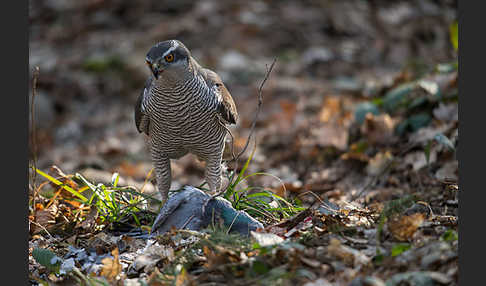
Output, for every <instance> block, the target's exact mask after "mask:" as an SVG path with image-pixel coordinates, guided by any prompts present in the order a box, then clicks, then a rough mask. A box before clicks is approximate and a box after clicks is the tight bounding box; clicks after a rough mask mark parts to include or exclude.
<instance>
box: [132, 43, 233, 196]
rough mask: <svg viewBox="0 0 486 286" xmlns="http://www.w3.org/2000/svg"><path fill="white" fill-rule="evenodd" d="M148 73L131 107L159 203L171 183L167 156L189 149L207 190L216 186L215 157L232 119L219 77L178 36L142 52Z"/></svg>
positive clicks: (218, 156) (228, 96) (218, 178)
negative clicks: (200, 168) (145, 139)
mask: <svg viewBox="0 0 486 286" xmlns="http://www.w3.org/2000/svg"><path fill="white" fill-rule="evenodd" d="M146 62H147V64H148V65H149V68H150V69H151V71H152V75H151V76H150V77H149V78H148V79H147V82H146V83H145V88H144V89H143V91H142V93H141V94H140V96H139V98H138V100H137V105H136V107H135V123H136V125H137V129H138V131H139V132H144V133H146V134H147V135H148V136H149V144H150V153H151V157H152V161H153V164H154V167H155V173H156V180H157V187H158V189H159V192H160V193H161V195H162V201H163V202H165V201H166V200H167V197H168V192H169V188H170V185H171V169H170V159H178V158H180V157H182V156H184V155H186V154H187V153H192V154H195V155H196V156H198V157H199V158H200V159H201V160H203V161H205V162H206V170H205V179H206V181H207V183H208V185H209V188H210V190H211V191H212V192H215V191H219V189H220V188H221V158H222V154H223V149H224V140H225V136H226V129H225V128H224V127H223V126H224V125H227V124H235V123H236V121H237V119H238V114H237V111H236V106H235V103H234V101H233V98H232V97H231V94H230V93H229V92H228V90H227V89H226V87H225V86H224V84H223V82H222V80H221V78H220V77H219V76H218V75H217V74H216V73H215V72H213V71H211V70H209V69H205V68H202V67H201V66H200V65H199V64H198V63H197V62H196V60H195V59H194V58H192V56H191V53H190V51H189V50H188V49H187V48H186V47H185V46H184V44H182V43H181V42H180V41H178V40H169V41H164V42H160V43H158V44H156V45H155V46H153V47H152V48H151V49H150V50H149V52H148V53H147V57H146Z"/></svg>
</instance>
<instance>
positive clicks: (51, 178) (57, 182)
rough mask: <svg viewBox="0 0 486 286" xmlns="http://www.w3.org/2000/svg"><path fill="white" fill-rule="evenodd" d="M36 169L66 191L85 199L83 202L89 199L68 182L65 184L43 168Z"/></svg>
mask: <svg viewBox="0 0 486 286" xmlns="http://www.w3.org/2000/svg"><path fill="white" fill-rule="evenodd" d="M35 171H36V172H37V173H38V174H39V175H41V176H43V177H44V178H46V179H48V180H49V181H51V182H52V183H54V184H56V185H58V186H60V187H62V188H63V189H65V190H66V191H68V192H70V193H71V194H73V195H75V196H76V197H78V198H80V199H81V200H83V202H87V201H88V199H87V198H86V197H85V196H83V195H82V194H81V193H80V192H78V191H76V190H75V189H73V188H71V187H70V186H67V185H66V184H64V183H63V182H61V181H59V180H57V179H56V178H54V177H52V176H49V175H48V174H46V173H44V172H42V171H41V170H39V169H37V168H36V169H35Z"/></svg>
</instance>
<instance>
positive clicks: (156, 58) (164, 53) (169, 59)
mask: <svg viewBox="0 0 486 286" xmlns="http://www.w3.org/2000/svg"><path fill="white" fill-rule="evenodd" d="M190 57H191V52H190V51H189V50H188V49H187V48H186V46H184V44H183V43H182V42H180V41H178V40H168V41H164V42H160V43H158V44H156V45H155V46H153V47H152V48H151V49H150V50H149V52H148V53H147V57H146V58H145V61H146V63H147V65H148V66H149V68H150V70H151V71H152V73H153V74H154V77H155V79H159V77H160V76H163V75H162V74H163V73H164V72H168V73H177V72H180V71H184V70H187V68H188V66H189V59H190Z"/></svg>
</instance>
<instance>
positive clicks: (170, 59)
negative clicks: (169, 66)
mask: <svg viewBox="0 0 486 286" xmlns="http://www.w3.org/2000/svg"><path fill="white" fill-rule="evenodd" d="M164 58H165V61H166V62H168V63H170V62H172V61H173V60H174V55H173V54H168V55H167V56H165V57H164Z"/></svg>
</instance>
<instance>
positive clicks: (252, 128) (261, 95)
mask: <svg viewBox="0 0 486 286" xmlns="http://www.w3.org/2000/svg"><path fill="white" fill-rule="evenodd" d="M276 62H277V58H275V59H273V62H272V64H271V65H270V67H269V68H268V70H267V73H266V74H265V78H264V79H263V81H262V83H261V84H260V88H258V105H257V110H256V112H255V117H254V118H253V121H252V123H251V127H250V134H248V138H247V139H246V143H245V147H243V149H242V150H241V152H240V153H238V155H237V156H236V159H238V158H240V156H241V155H243V153H245V151H246V148H248V144H249V143H250V138H251V136H252V135H253V132H254V131H255V125H256V122H257V119H258V114H260V109H261V106H262V104H263V93H262V90H263V86H264V85H265V82H266V81H267V79H268V77H269V76H270V73H271V72H272V70H273V67H274V66H275V63H276Z"/></svg>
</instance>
